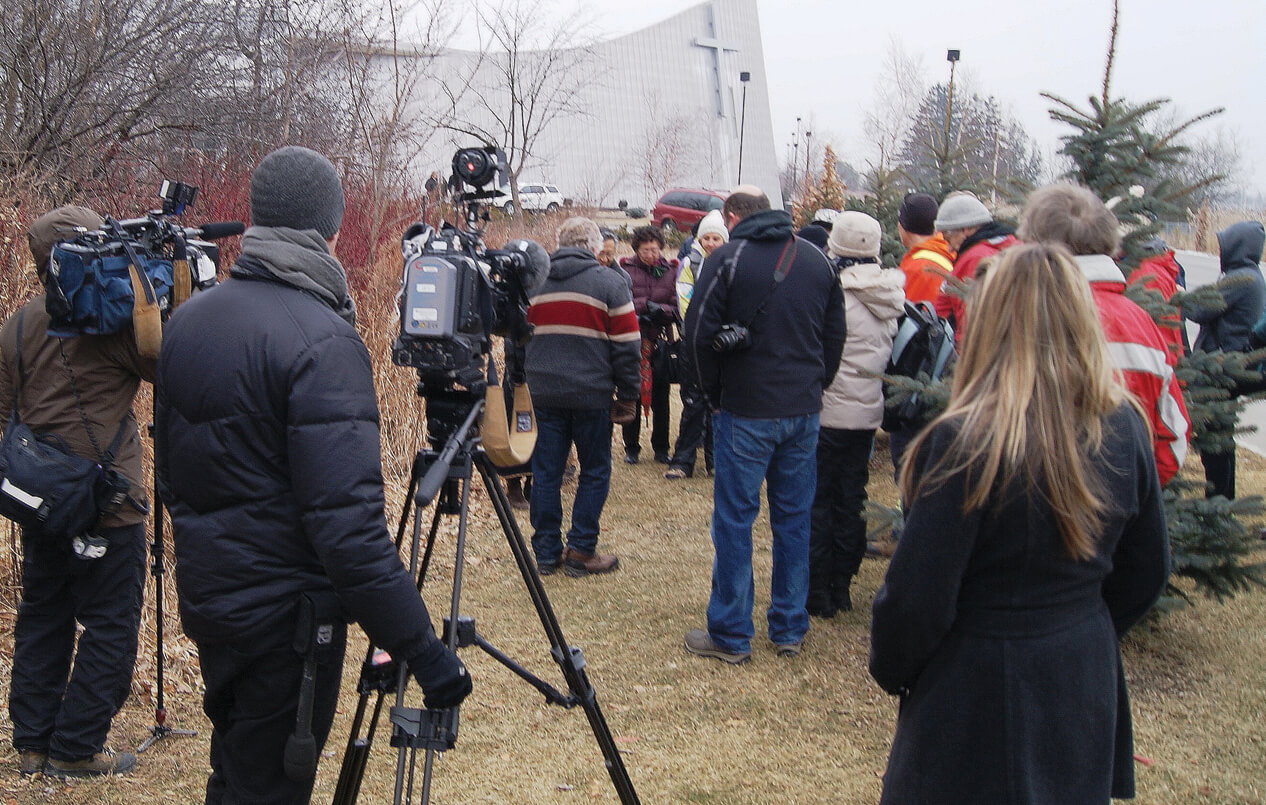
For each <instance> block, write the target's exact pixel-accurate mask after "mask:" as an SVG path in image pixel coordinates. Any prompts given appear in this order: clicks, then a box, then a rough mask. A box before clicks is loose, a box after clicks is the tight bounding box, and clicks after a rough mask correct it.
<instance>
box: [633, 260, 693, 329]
mask: <svg viewBox="0 0 1266 805" xmlns="http://www.w3.org/2000/svg"><path fill="white" fill-rule="evenodd" d="M655 267H662V268H663V269H664V273H663V274H662V275H661V276H659V277H658V278H657V277H656V276H655V275H654V274H652V273H651V270H650V267H648V266H646V265H643V263H642V261H641V260H639V259H638V258H637V257H622V258H620V268H622V269H624V273H625V274H628V275H629V280H630V281H631V282H632V283H633V310H634V312H635V313H637V315H638V316H639V317H640V316H641V315H642V314H643V313H645V312H646V303H647V302H648V301H651V302H654V303H656V304H658V305H663V306H664V307H666V308H668V309H669V310H670V311H675V310H676V309H677V272H678V270H679V268H680V266H679V265H678V262H677V260H675V259H673V260H669V259H666V258H663V257H661V258H660V259H659V265H658V266H655Z"/></svg>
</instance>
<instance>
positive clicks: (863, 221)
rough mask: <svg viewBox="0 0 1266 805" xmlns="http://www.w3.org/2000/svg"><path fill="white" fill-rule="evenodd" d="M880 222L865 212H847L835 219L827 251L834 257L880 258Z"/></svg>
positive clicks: (827, 243)
mask: <svg viewBox="0 0 1266 805" xmlns="http://www.w3.org/2000/svg"><path fill="white" fill-rule="evenodd" d="M882 233H883V232H882V230H881V229H880V226H879V222H878V221H876V220H875V219H874V218H871V217H870V216H869V215H867V214H866V213H864V212H856V211H854V210H847V211H845V212H842V213H840V214H839V216H838V217H837V218H836V219H835V225H834V226H832V227H831V238H830V240H828V241H827V242H826V250H827V252H828V253H830V255H831V256H832V257H878V256H879V240H880V237H881V235H882Z"/></svg>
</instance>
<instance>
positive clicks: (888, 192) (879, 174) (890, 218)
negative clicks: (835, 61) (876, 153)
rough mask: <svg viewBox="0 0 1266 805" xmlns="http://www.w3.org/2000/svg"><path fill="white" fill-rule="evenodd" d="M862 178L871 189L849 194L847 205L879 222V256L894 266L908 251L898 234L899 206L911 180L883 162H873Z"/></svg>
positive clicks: (887, 264)
mask: <svg viewBox="0 0 1266 805" xmlns="http://www.w3.org/2000/svg"><path fill="white" fill-rule="evenodd" d="M863 178H864V179H865V181H866V189H867V190H868V191H869V192H868V193H867V194H866V195H864V196H851V197H849V199H848V200H847V201H846V202H845V203H844V209H846V210H856V211H857V212H864V213H866V214H867V215H869V216H870V217H872V218H874V219H875V220H876V221H878V222H879V226H880V228H881V230H882V231H883V236H882V239H881V240H880V243H879V256H880V259H881V260H882V261H883V264H884V265H886V266H889V267H892V266H895V265H897V263H899V262H900V261H901V256H902V255H903V254H905V247H904V246H902V245H901V239H900V238H898V237H897V210H898V209H899V208H900V207H901V199H902V197H903V195H904V194H905V188H906V186H907V182H908V180H907V179H906V176H905V174H904V173H902V172H901V171H900V170H898V169H896V168H892V167H887V166H885V165H884V164H883V163H880V164H878V165H872V166H870V168H869V169H868V170H867V171H866V173H865V174H863Z"/></svg>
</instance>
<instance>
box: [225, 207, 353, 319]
mask: <svg viewBox="0 0 1266 805" xmlns="http://www.w3.org/2000/svg"><path fill="white" fill-rule="evenodd" d="M242 257H243V258H245V259H244V261H243V262H242V263H239V264H238V265H235V266H234V267H233V271H232V273H234V274H237V275H239V276H241V275H246V276H251V275H257V276H264V277H267V278H269V279H272V280H275V281H277V282H280V283H282V284H285V285H289V286H291V287H293V288H298V289H299V290H301V291H308V292H309V293H312V294H315V295H316V296H317V297H318V298H319V299H320V300H321V301H322V302H325V303H326V304H327V305H329V306H330V307H331V308H333V309H334V312H335V313H337V314H338V315H339V317H340V318H342V319H343V320H344V321H346V322H347V323H348V324H350V325H352V326H355V325H356V305H355V304H354V303H353V302H352V298H351V297H350V296H348V294H347V274H346V273H344V271H343V266H342V264H341V263H339V261H338V260H337V259H335V257H334V255H332V254H330V249H329V246H328V245H327V244H326V242H325V238H323V237H321V235H320V233H319V232H317V231H316V230H315V229H289V228H287V227H284V226H252V227H251V228H250V229H248V230H246V234H244V235H242Z"/></svg>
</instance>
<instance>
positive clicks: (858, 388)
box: [808, 212, 905, 618]
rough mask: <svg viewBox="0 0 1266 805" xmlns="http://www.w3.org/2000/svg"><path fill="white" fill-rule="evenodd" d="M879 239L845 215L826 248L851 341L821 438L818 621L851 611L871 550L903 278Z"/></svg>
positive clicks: (812, 607) (814, 549)
mask: <svg viewBox="0 0 1266 805" xmlns="http://www.w3.org/2000/svg"><path fill="white" fill-rule="evenodd" d="M880 234H881V233H880V227H879V222H878V221H876V220H875V219H874V218H871V217H870V216H869V215H866V214H864V213H860V212H845V213H841V214H840V216H839V217H838V218H837V219H836V221H835V226H834V227H833V228H832V230H831V238H830V240H829V241H828V242H827V254H828V255H830V257H831V258H832V259H833V260H834V261H835V263H836V265H837V266H838V267H839V272H840V287H841V288H843V291H844V318H845V321H846V322H847V324H848V338H847V340H845V342H844V352H843V355H842V358H841V361H840V370H839V373H838V374H836V376H835V380H834V382H832V383H831V385H830V386H829V387H828V388H827V389H826V391H825V392H823V394H822V415H821V430H820V431H819V432H818V489H817V493H816V495H815V497H814V500H813V513H812V526H811V530H810V536H809V557H810V562H809V566H810V571H809V574H810V575H809V600H808V610H809V614H810V615H814V616H816V617H821V618H829V617H831V616H833V615H834V614H835V613H836V612H838V611H848V610H850V609H852V606H853V605H852V599H851V597H850V594H849V586H850V584H851V583H852V580H853V576H855V575H856V574H857V569H858V568H859V567H860V566H861V562H862V557H863V555H864V554H865V552H866V521H865V520H864V519H863V518H862V509H863V507H864V506H865V504H866V482H867V481H868V480H869V478H870V473H869V468H868V463H869V461H870V452H871V446H872V444H873V443H874V439H875V429H876V428H878V427H879V424H880V422H881V421H882V419H883V410H884V395H883V382H882V381H881V380H880V379H879V378H878V377H877V376H876V375H878V374H881V373H882V372H883V371H884V368H885V367H886V366H887V365H888V358H889V356H890V355H891V354H892V339H893V336H894V335H896V332H897V319H898V318H900V316H901V314H902V312H903V309H904V308H903V302H904V301H905V292H904V286H905V274H904V273H902V272H901V271H900V270H898V269H886V268H883V267H882V266H881V265H880V263H879V240H880Z"/></svg>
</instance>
